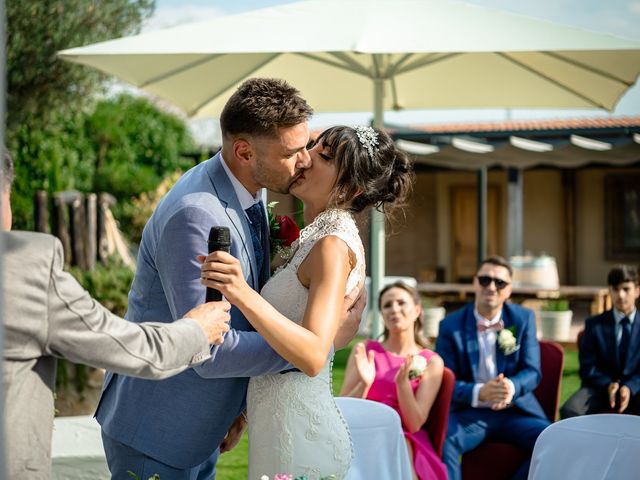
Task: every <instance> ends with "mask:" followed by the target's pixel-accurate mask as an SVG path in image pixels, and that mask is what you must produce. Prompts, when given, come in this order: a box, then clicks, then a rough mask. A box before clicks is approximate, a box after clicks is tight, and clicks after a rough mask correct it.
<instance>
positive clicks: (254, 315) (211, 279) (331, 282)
mask: <svg viewBox="0 0 640 480" xmlns="http://www.w3.org/2000/svg"><path fill="white" fill-rule="evenodd" d="M351 255H352V254H351V251H350V249H349V247H348V246H347V244H346V243H345V242H344V241H343V240H341V239H339V238H338V237H335V236H327V237H324V238H322V239H320V240H318V242H317V243H316V244H315V245H314V246H313V248H312V249H311V251H310V252H309V254H308V255H307V257H306V258H305V260H304V261H303V262H302V264H301V265H300V268H299V269H298V278H299V279H300V281H301V282H302V284H303V285H304V286H305V287H307V288H308V289H309V296H308V300H307V306H306V309H305V313H304V319H303V324H302V325H298V324H296V323H295V322H293V321H291V320H289V319H288V318H286V317H285V316H283V315H282V314H281V313H280V312H278V311H277V310H276V309H275V308H274V307H272V306H271V305H270V304H269V302H267V301H266V300H264V299H263V298H262V297H261V296H260V294H259V293H257V292H256V291H254V290H253V289H252V288H251V287H249V285H248V284H247V283H246V281H245V279H244V276H243V274H242V268H241V266H240V264H239V262H238V261H237V260H236V259H235V258H234V257H232V256H231V255H229V254H227V253H225V252H214V253H212V254H211V255H209V256H208V257H207V260H206V261H205V263H204V264H203V266H202V275H203V281H202V283H203V284H205V285H206V286H208V287H212V288H215V289H217V290H219V291H221V292H222V294H223V295H224V296H225V297H226V299H227V300H228V301H229V302H231V303H232V304H234V305H235V306H236V307H238V308H239V309H240V311H241V312H242V313H243V314H244V316H245V317H246V318H247V320H248V321H249V322H250V323H251V324H252V325H253V327H254V328H255V329H256V330H257V331H258V332H259V333H260V334H261V335H262V336H263V337H264V338H265V340H266V341H267V342H268V343H269V345H271V347H272V348H273V349H274V350H275V351H276V352H277V353H278V354H279V355H281V356H282V357H283V358H285V359H286V360H287V361H289V362H290V363H291V364H293V365H294V366H296V367H297V368H299V369H300V370H301V371H303V372H304V373H306V374H307V375H309V376H315V375H317V374H318V373H320V371H321V370H322V368H323V366H324V364H325V363H326V360H327V356H328V354H329V350H330V349H331V345H332V343H333V341H334V338H335V336H336V332H337V330H338V327H339V323H340V316H341V312H342V304H343V300H344V292H345V289H346V284H347V277H348V276H349V272H350V271H351V264H352V263H351Z"/></svg>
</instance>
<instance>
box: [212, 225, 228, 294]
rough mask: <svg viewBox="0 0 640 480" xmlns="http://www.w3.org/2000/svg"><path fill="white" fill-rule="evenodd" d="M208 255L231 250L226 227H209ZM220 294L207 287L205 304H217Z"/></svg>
mask: <svg viewBox="0 0 640 480" xmlns="http://www.w3.org/2000/svg"><path fill="white" fill-rule="evenodd" d="M208 245H209V253H210V254H211V253H213V252H217V251H220V250H221V251H223V252H227V253H229V251H230V249H231V232H230V231H229V229H228V228H227V227H211V230H209V241H208ZM220 300H222V293H221V292H220V291H219V290H216V289H215V288H212V287H207V296H206V301H207V302H219V301H220Z"/></svg>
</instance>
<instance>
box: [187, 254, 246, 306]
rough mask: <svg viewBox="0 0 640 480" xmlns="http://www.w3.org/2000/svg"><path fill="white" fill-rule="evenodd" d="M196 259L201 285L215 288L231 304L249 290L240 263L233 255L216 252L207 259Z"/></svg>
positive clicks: (202, 257)
mask: <svg viewBox="0 0 640 480" xmlns="http://www.w3.org/2000/svg"><path fill="white" fill-rule="evenodd" d="M197 258H198V260H199V261H201V262H202V267H201V283H202V284H203V285H206V286H207V287H209V288H215V289H216V290H218V291H219V292H221V293H222V294H223V295H224V296H225V298H226V299H227V300H229V301H230V302H231V303H234V304H235V303H237V301H238V300H239V299H240V298H242V296H243V295H244V294H246V292H247V290H250V289H251V287H249V285H248V284H247V281H246V280H245V278H244V274H243V273H242V266H241V265H240V262H239V261H238V259H237V258H235V257H234V256H233V255H231V254H229V253H227V252H223V251H217V252H213V253H210V254H209V255H208V256H207V257H204V256H203V255H200V256H198V257H197Z"/></svg>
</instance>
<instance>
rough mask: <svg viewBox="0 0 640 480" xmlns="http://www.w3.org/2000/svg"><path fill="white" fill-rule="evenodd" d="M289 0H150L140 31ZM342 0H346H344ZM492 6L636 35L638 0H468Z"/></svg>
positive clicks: (472, 115)
mask: <svg viewBox="0 0 640 480" xmlns="http://www.w3.org/2000/svg"><path fill="white" fill-rule="evenodd" d="M292 1H294V0H156V12H155V14H154V16H153V18H151V19H150V20H149V21H148V22H147V24H146V25H145V27H144V30H145V31H149V30H156V29H159V28H166V27H170V26H175V25H177V24H181V23H187V22H193V21H200V20H206V19H208V18H213V17H216V16H219V15H229V14H233V13H240V12H243V11H246V10H252V9H256V8H263V7H268V6H273V5H277V4H283V3H291V2H292ZM344 1H348V0H344ZM468 3H475V4H477V5H483V6H487V7H492V8H498V9H502V10H509V11H512V12H515V13H519V14H523V15H529V16H532V17H538V18H543V19H546V20H551V21H553V22H557V23H562V24H566V25H572V26H577V27H580V28H585V29H588V30H593V31H599V32H606V33H610V34H613V35H617V36H620V37H626V38H631V39H637V40H640V0H468ZM607 115H609V114H608V113H607V112H603V111H598V110H516V109H514V110H511V111H505V110H504V109H502V110H496V109H491V110H486V109H485V110H423V111H412V112H388V113H387V114H386V115H385V119H386V120H387V121H389V122H391V123H398V124H419V123H433V122H450V121H469V120H504V119H505V118H513V119H533V118H560V117H577V116H582V117H583V116H607ZM613 115H615V116H621V115H640V85H635V86H634V87H633V88H632V89H630V91H629V92H628V93H627V94H626V95H625V96H624V97H622V99H621V100H620V102H619V103H618V106H617V107H616V110H615V111H614V112H613ZM370 118H371V113H369V112H359V113H354V114H316V116H315V117H314V121H313V122H312V126H315V127H321V126H326V125H332V124H336V123H364V122H368V121H369V120H370Z"/></svg>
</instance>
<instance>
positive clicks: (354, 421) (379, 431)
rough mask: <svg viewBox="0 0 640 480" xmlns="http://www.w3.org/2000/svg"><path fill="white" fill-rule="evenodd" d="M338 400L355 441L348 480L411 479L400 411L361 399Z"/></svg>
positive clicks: (346, 478)
mask: <svg viewBox="0 0 640 480" xmlns="http://www.w3.org/2000/svg"><path fill="white" fill-rule="evenodd" d="M336 402H337V404H338V406H339V407H340V409H341V410H342V414H343V415H344V418H345V420H346V421H347V425H348V426H349V430H350V431H351V439H352V440H353V450H354V458H353V461H352V463H351V467H350V468H349V471H348V473H347V476H346V477H345V480H371V479H372V478H388V479H394V480H405V479H406V480H411V465H410V463H409V452H408V451H407V444H406V442H405V440H404V434H403V433H402V423H401V421H400V416H399V415H398V413H397V412H396V411H395V410H394V409H393V408H391V407H388V406H387V405H384V404H382V403H379V402H372V401H370V400H363V399H361V398H349V397H338V398H336Z"/></svg>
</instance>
